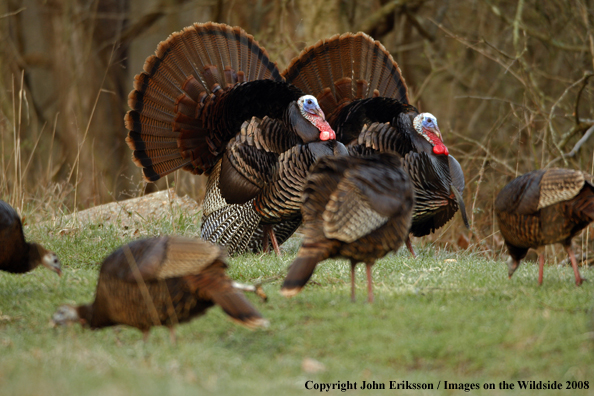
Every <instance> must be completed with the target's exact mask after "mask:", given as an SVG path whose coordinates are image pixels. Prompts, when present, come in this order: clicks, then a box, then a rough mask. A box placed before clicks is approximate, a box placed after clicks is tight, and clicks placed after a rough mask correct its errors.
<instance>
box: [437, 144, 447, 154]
mask: <svg viewBox="0 0 594 396" xmlns="http://www.w3.org/2000/svg"><path fill="white" fill-rule="evenodd" d="M433 153H434V154H437V155H442V154H443V155H449V154H450V153H449V151H448V148H447V147H446V146H444V145H443V144H438V145H435V146H433Z"/></svg>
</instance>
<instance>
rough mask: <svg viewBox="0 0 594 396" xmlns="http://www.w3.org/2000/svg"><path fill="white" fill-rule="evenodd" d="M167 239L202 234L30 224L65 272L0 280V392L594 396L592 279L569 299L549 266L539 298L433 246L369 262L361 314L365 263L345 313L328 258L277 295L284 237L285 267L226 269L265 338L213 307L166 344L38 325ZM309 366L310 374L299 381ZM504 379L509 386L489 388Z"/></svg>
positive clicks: (149, 226)
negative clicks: (119, 260)
mask: <svg viewBox="0 0 594 396" xmlns="http://www.w3.org/2000/svg"><path fill="white" fill-rule="evenodd" d="M64 229H66V230H65V231H64ZM173 232H176V233H181V234H186V235H194V234H196V233H198V226H197V225H196V224H195V223H194V222H193V221H192V219H187V218H184V217H183V216H180V217H176V218H175V220H174V221H173V222H171V221H169V220H159V221H147V222H146V223H145V224H143V225H140V226H139V229H138V231H137V230H132V229H130V230H125V231H122V230H120V229H118V228H114V227H111V226H110V227H105V228H104V227H100V226H96V225H95V226H93V225H88V226H83V225H79V226H78V227H76V228H68V227H65V226H64V225H60V226H56V227H49V226H37V227H30V228H29V229H28V230H27V231H26V234H27V237H28V238H29V239H33V240H37V241H41V242H42V243H43V244H44V245H45V246H46V247H48V248H50V249H53V250H54V251H56V252H57V253H58V255H59V256H60V258H61V260H62V264H63V270H64V274H63V276H62V277H61V278H58V277H57V276H56V275H55V274H54V273H51V272H49V271H47V270H46V269H44V268H38V269H36V270H35V271H33V272H31V273H29V274H25V275H20V276H18V275H12V274H7V273H0V394H2V395H17V394H18V395H20V394H26V395H47V396H49V395H64V394H76V395H120V394H121V395H146V396H148V395H164V394H188V395H198V394H207V393H208V394H254V395H272V394H298V393H299V394H300V393H304V392H308V391H307V390H306V389H305V384H306V381H309V380H311V381H313V382H311V383H309V385H311V386H313V384H314V383H318V384H319V383H334V382H338V381H340V382H341V383H344V382H346V381H350V382H351V383H352V382H357V386H358V387H360V386H361V384H362V381H366V382H367V383H370V382H373V381H375V382H376V383H384V384H385V385H386V389H385V390H376V391H373V390H364V391H363V390H361V391H356V392H355V391H348V393H349V394H355V393H356V394H367V395H371V394H379V395H382V394H385V395H387V394H395V393H398V394H414V395H423V394H431V395H434V394H466V393H467V392H464V391H463V390H456V391H444V390H443V387H444V381H448V383H458V384H459V383H467V384H471V383H473V384H474V383H475V384H479V386H480V387H481V388H482V386H483V384H485V383H493V384H495V387H496V390H489V391H487V390H482V389H481V390H473V391H471V392H468V393H470V394H489V395H497V394H504V393H509V394H520V395H526V394H537V393H538V391H526V390H518V389H517V388H518V385H517V383H516V381H518V380H536V381H543V382H547V381H551V382H552V381H553V380H556V381H557V382H561V383H562V385H563V387H564V388H565V387H566V385H567V382H566V381H589V388H590V389H589V390H587V391H582V392H583V393H584V394H586V393H592V394H594V391H593V390H592V389H593V388H594V348H593V339H594V337H593V334H594V332H593V323H592V318H593V316H592V307H593V302H594V299H593V297H594V296H593V291H594V282H593V281H594V275H593V273H592V271H590V270H588V269H586V268H583V269H582V275H583V277H585V278H587V279H588V280H589V281H588V282H585V283H584V285H583V286H582V287H580V288H577V287H575V286H574V283H573V272H572V270H571V268H570V267H567V266H549V267H547V268H545V280H544V284H543V286H542V287H539V286H538V284H537V281H536V279H537V266H536V265H535V264H534V263H524V264H523V265H522V266H521V267H520V269H518V271H517V272H516V274H515V275H514V278H513V279H512V280H511V281H510V280H508V279H507V267H506V265H505V263H504V261H502V260H500V261H496V262H495V261H490V260H486V259H484V258H482V257H481V256H479V255H477V254H472V253H469V254H463V253H457V254H453V253H448V252H437V253H434V252H433V249H432V248H431V247H424V248H420V249H419V250H420V255H419V258H418V259H416V260H414V259H412V258H411V257H410V255H409V254H408V252H406V251H405V250H401V251H399V252H398V253H396V254H390V255H388V256H387V257H386V258H384V259H382V260H380V261H378V262H377V263H376V265H375V267H374V271H373V276H374V283H375V296H376V302H375V303H374V304H373V305H369V304H367V303H365V297H366V291H365V281H364V279H365V275H364V266H363V265H361V266H360V268H359V270H358V279H357V280H358V284H357V286H358V289H357V293H358V295H357V297H358V298H357V302H356V303H354V304H353V303H351V302H350V298H349V295H350V294H349V293H350V284H349V279H350V278H349V265H347V263H346V261H344V260H342V261H341V260H329V261H327V262H325V263H324V264H323V265H321V266H319V267H318V269H317V271H316V273H315V275H314V277H313V278H312V280H313V281H314V282H313V283H310V284H308V286H307V287H306V288H305V289H304V290H303V292H302V293H301V294H300V295H298V296H297V297H295V298H293V299H286V298H284V297H282V296H281V295H280V294H279V289H280V284H281V282H282V279H283V276H284V274H285V273H286V268H287V266H288V265H289V264H290V262H291V260H292V259H293V258H294V256H295V254H296V252H297V249H298V240H291V241H289V243H288V244H287V247H286V249H285V254H284V256H283V257H282V258H277V257H276V256H274V255H270V254H269V255H251V254H249V255H244V256H241V257H237V258H231V259H229V263H230V265H231V269H230V271H229V273H230V275H231V276H232V277H233V278H235V279H237V280H239V281H243V282H263V283H264V289H265V291H266V292H267V294H268V296H269V301H268V302H267V303H262V302H260V301H259V299H258V298H257V297H256V296H253V295H250V296H249V298H250V299H251V300H252V301H253V303H254V304H255V305H256V306H257V307H258V309H259V310H260V311H261V312H262V314H263V315H264V316H265V317H266V318H268V319H269V320H270V322H271V325H270V327H269V328H268V329H266V330H259V331H250V330H247V329H244V328H242V327H240V326H238V325H235V324H234V323H232V322H231V321H230V320H228V319H227V317H226V315H224V314H223V313H222V311H221V310H220V308H216V307H215V308H213V309H211V310H210V311H209V312H208V313H207V315H206V316H204V317H202V318H199V319H197V320H194V321H192V322H190V323H188V324H184V325H181V326H179V327H178V329H177V334H178V343H177V345H175V346H174V345H172V344H171V343H170V341H169V334H168V331H167V329H165V328H156V329H153V330H152V331H151V335H150V338H149V341H148V343H146V344H145V343H144V342H143V341H142V335H141V333H140V332H139V331H138V330H136V329H133V328H128V327H118V328H108V329H104V330H98V331H90V330H86V329H82V328H81V327H80V326H71V327H66V328H52V327H50V325H49V319H50V316H51V314H52V313H53V312H54V310H55V309H56V307H58V306H59V305H61V304H63V303H83V302H87V301H91V300H92V298H93V295H94V288H95V283H96V279H97V269H98V265H97V263H99V262H100V261H101V260H102V258H103V257H105V256H106V255H107V254H108V253H109V252H111V251H112V250H113V249H115V248H116V247H118V246H119V245H121V244H122V243H124V242H126V241H128V240H131V239H135V238H138V237H140V236H143V235H156V234H158V233H173ZM306 359H313V360H314V361H315V362H318V363H319V364H316V363H315V362H314V364H309V365H308V364H305V366H308V367H310V366H311V367H313V369H308V370H309V371H308V370H304V361H306ZM504 380H505V381H507V382H513V383H516V385H515V387H516V389H514V390H513V391H509V392H505V391H502V390H499V388H498V386H499V382H501V381H504ZM389 381H396V382H397V383H401V382H402V381H409V383H426V384H429V383H431V384H432V385H433V386H434V387H435V388H436V387H437V386H438V384H439V386H440V389H441V390H433V391H431V390H426V391H423V390H390V389H389ZM572 392H573V391H572ZM309 393H312V394H313V393H319V391H318V390H311V391H309ZM324 393H325V392H324ZM330 393H331V394H337V393H340V392H339V391H338V390H334V391H331V392H330ZM558 393H559V392H558V391H557V392H556V391H549V392H548V393H546V394H550V395H553V394H558ZM563 393H564V394H569V393H570V391H563ZM573 393H575V392H573Z"/></svg>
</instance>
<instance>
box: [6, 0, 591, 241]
mask: <svg viewBox="0 0 594 396" xmlns="http://www.w3.org/2000/svg"><path fill="white" fill-rule="evenodd" d="M593 3H594V1H592V0H547V1H541V0H324V1H322V0H302V1H297V0H243V1H236V0H149V1H145V0H143V1H140V0H21V1H17V0H6V1H3V2H1V3H0V43H1V44H0V134H1V137H0V152H1V158H0V159H1V163H0V167H1V172H2V174H1V178H0V197H1V198H2V199H5V200H7V201H9V202H10V203H12V204H13V205H14V206H16V207H18V208H19V209H21V210H23V207H25V206H27V207H29V208H30V209H29V210H30V211H31V212H33V213H36V214H40V216H42V217H43V215H45V216H46V217H47V215H48V214H49V215H55V214H56V213H60V212H62V211H72V210H73V209H74V208H78V209H82V208H87V207H91V206H94V205H97V204H100V203H104V202H109V201H113V200H119V199H124V198H126V197H129V196H136V195H139V194H142V193H144V192H147V191H152V190H154V189H162V188H165V186H166V185H167V183H169V185H175V187H176V189H178V192H179V193H182V194H183V193H188V194H190V195H191V196H192V197H194V198H196V199H197V200H200V199H201V196H202V194H203V189H204V179H203V178H201V177H196V176H192V175H190V174H187V173H184V172H181V171H180V172H177V173H176V174H175V175H174V176H170V177H169V178H168V180H162V181H159V183H158V184H157V185H156V186H155V185H148V186H147V185H145V184H144V183H143V182H142V179H141V176H140V175H141V172H140V170H139V169H138V168H136V167H135V166H134V164H133V163H132V161H131V152H130V150H129V149H128V147H127V145H126V143H125V141H124V138H125V136H126V132H127V131H126V130H125V128H124V124H123V117H124V114H125V112H126V111H127V109H128V106H127V95H128V93H129V91H130V90H131V89H132V82H133V78H134V75H135V74H137V73H139V72H140V71H141V70H142V65H143V63H144V59H145V58H146V57H147V56H149V55H151V54H152V53H153V52H154V50H155V48H156V46H157V44H158V42H159V41H162V40H164V39H166V38H167V36H168V35H169V34H170V33H171V32H174V31H179V30H181V29H182V28H183V27H185V26H188V25H190V24H192V23H194V22H206V21H216V22H223V23H227V24H229V25H233V26H235V25H238V26H241V27H242V28H244V29H245V30H246V31H247V32H248V33H250V34H252V35H253V36H254V37H255V38H256V40H258V41H259V42H260V44H261V45H263V46H264V47H265V48H266V49H267V51H268V52H269V54H270V56H271V58H272V59H273V60H275V61H276V62H277V64H278V66H279V68H280V69H281V70H282V69H284V67H285V66H287V65H288V63H289V62H290V60H291V59H292V58H293V57H294V56H296V55H297V54H298V53H299V52H300V50H301V49H303V48H304V47H305V46H307V45H312V44H314V43H315V42H317V41H318V40H320V39H323V38H326V37H330V36H332V35H334V34H337V33H344V32H347V31H351V32H356V31H364V32H366V33H368V34H370V35H371V36H372V37H374V38H375V39H376V40H380V41H381V42H382V43H383V44H384V45H385V46H386V48H387V49H388V51H390V53H391V54H392V55H393V56H394V58H395V59H396V61H397V62H398V64H399V65H400V68H401V69H402V72H403V75H404V76H405V78H406V81H407V84H408V87H409V90H410V92H411V95H410V97H411V98H412V103H413V104H414V105H416V106H417V107H419V109H420V110H422V111H429V112H431V113H433V114H434V115H435V116H436V117H437V119H438V121H439V124H440V128H441V130H442V133H443V135H444V140H445V143H446V145H447V146H448V147H449V149H450V152H451V153H452V154H453V155H454V156H455V157H456V158H457V159H458V160H459V161H460V163H461V165H462V168H463V169H464V172H465V175H466V180H467V188H466V190H465V192H464V197H465V201H466V205H467V209H468V211H469V215H470V217H471V218H472V223H473V229H472V231H471V232H463V228H462V227H461V224H462V222H461V221H460V219H459V218H458V217H459V216H457V217H456V220H455V221H454V222H451V223H450V224H449V225H448V226H447V227H444V229H442V230H439V231H438V235H436V236H435V237H434V239H439V240H440V241H441V243H443V244H448V243H450V244H452V245H454V246H455V245H456V242H458V243H457V245H458V246H460V247H463V248H464V247H465V246H466V245H468V243H469V242H470V243H471V244H473V245H474V246H477V247H478V248H479V249H481V250H483V251H485V252H492V251H494V250H497V251H498V250H499V248H500V246H501V240H500V238H499V237H498V235H497V231H496V230H497V229H496V226H495V225H494V222H493V219H494V217H493V211H492V206H493V201H494V198H495V196H496V194H497V192H498V191H499V189H500V188H501V187H502V186H503V185H504V184H505V183H507V182H508V181H509V180H510V179H511V178H512V177H514V176H516V175H517V174H521V173H525V172H527V171H530V170H533V169H537V168H545V167H551V166H562V167H571V168H579V169H582V170H585V171H589V172H592V171H593V166H594V161H593V159H594V151H593V145H594V139H591V138H590V136H591V134H592V133H593V132H594V114H593V113H594V109H593V106H592V101H593V96H594V90H593V81H594V79H591V77H592V74H593V70H594V32H593V29H594V4H593ZM592 234H593V233H586V236H585V237H584V238H585V239H584V238H583V239H582V241H581V242H578V243H581V244H582V247H584V245H585V243H586V242H587V241H589V239H590V238H589V237H590V235H592Z"/></svg>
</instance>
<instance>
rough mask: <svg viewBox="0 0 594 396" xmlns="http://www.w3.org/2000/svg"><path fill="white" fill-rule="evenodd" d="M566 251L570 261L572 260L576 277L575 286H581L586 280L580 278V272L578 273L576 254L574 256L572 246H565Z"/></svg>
mask: <svg viewBox="0 0 594 396" xmlns="http://www.w3.org/2000/svg"><path fill="white" fill-rule="evenodd" d="M564 247H565V251H566V252H567V254H568V255H569V260H571V266H572V267H573V273H574V275H575V285H576V286H581V284H582V282H583V281H584V280H585V279H584V278H582V277H581V276H580V271H578V265H577V260H576V259H575V254H573V250H572V249H571V245H569V246H564Z"/></svg>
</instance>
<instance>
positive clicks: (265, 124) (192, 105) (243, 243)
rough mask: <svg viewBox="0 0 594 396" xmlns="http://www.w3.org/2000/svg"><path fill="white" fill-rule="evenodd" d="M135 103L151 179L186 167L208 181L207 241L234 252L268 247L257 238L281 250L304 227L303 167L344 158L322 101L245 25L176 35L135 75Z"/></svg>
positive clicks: (141, 159)
mask: <svg viewBox="0 0 594 396" xmlns="http://www.w3.org/2000/svg"><path fill="white" fill-rule="evenodd" d="M129 105H130V107H131V108H132V110H131V111H129V112H128V114H127V115H126V118H125V121H126V128H127V129H128V130H129V133H128V138H127V139H126V141H127V142H128V145H129V146H130V148H132V150H134V153H133V159H134V161H135V163H136V164H137V165H138V166H140V167H142V168H143V173H144V177H145V179H146V180H148V181H155V180H157V179H159V178H160V177H162V176H164V175H166V174H168V173H171V172H173V171H174V170H176V169H179V168H183V169H184V170H187V171H190V172H192V173H195V174H202V173H205V174H206V175H208V177H209V180H208V182H207V191H206V197H205V203H204V213H203V219H202V228H201V230H202V237H203V238H204V239H206V240H209V241H211V242H215V243H218V244H221V245H224V246H226V247H227V248H228V251H229V252H230V253H240V252H243V251H245V250H246V249H247V248H248V247H250V246H251V247H254V246H258V245H261V244H262V241H261V240H260V241H257V240H256V241H255V240H254V235H257V236H262V235H264V234H267V235H270V236H271V237H272V244H273V245H274V246H275V248H277V245H278V244H276V243H275V238H274V235H275V234H274V233H273V232H272V230H273V229H275V230H277V231H278V233H279V234H280V235H281V236H282V238H285V237H288V236H289V235H290V234H291V233H292V232H293V231H294V230H295V229H296V228H297V226H298V225H299V224H300V223H301V215H300V213H299V210H298V205H297V204H296V203H295V199H294V191H300V190H301V187H302V184H303V182H304V174H303V172H302V170H303V169H305V170H306V171H307V169H308V168H309V166H310V165H312V164H313V163H314V162H315V161H316V160H317V159H318V158H320V157H322V156H324V155H333V154H334V153H335V152H338V153H344V152H346V149H345V148H344V146H343V145H342V144H340V143H337V142H336V140H335V137H336V136H335V134H334V131H333V130H332V128H330V126H329V124H328V123H327V122H326V120H325V115H324V112H323V111H322V110H321V108H320V106H319V105H318V103H317V100H316V98H315V97H312V96H309V95H306V94H304V93H303V92H302V91H301V90H300V89H298V88H296V87H295V86H292V85H290V84H287V83H285V82H284V79H283V78H282V77H281V76H280V73H279V71H278V69H277V67H276V64H275V63H273V62H272V61H270V59H269V57H268V54H267V53H266V50H265V49H264V48H262V47H261V46H259V44H258V43H257V42H256V41H255V40H254V39H253V37H252V36H251V35H248V34H247V33H246V32H245V31H243V30H242V29H240V28H238V27H235V28H232V27H230V26H227V25H223V24H216V23H211V22H209V23H205V24H194V25H193V26H190V27H188V28H186V29H184V30H183V31H182V32H179V33H174V34H172V35H171V36H170V37H169V38H168V39H167V40H166V41H164V42H162V43H160V44H159V46H158V48H157V51H156V54H155V55H154V56H151V57H149V58H148V59H147V60H146V63H145V65H144V72H143V73H141V74H139V75H137V76H136V78H135V82H134V91H132V92H131V93H130V96H129ZM302 161H309V162H308V163H303V162H302ZM273 227H274V228H273ZM282 241H283V240H282V239H281V240H280V241H279V242H280V243H282ZM268 245H269V244H268V243H266V244H265V247H266V248H267V247H268Z"/></svg>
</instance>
